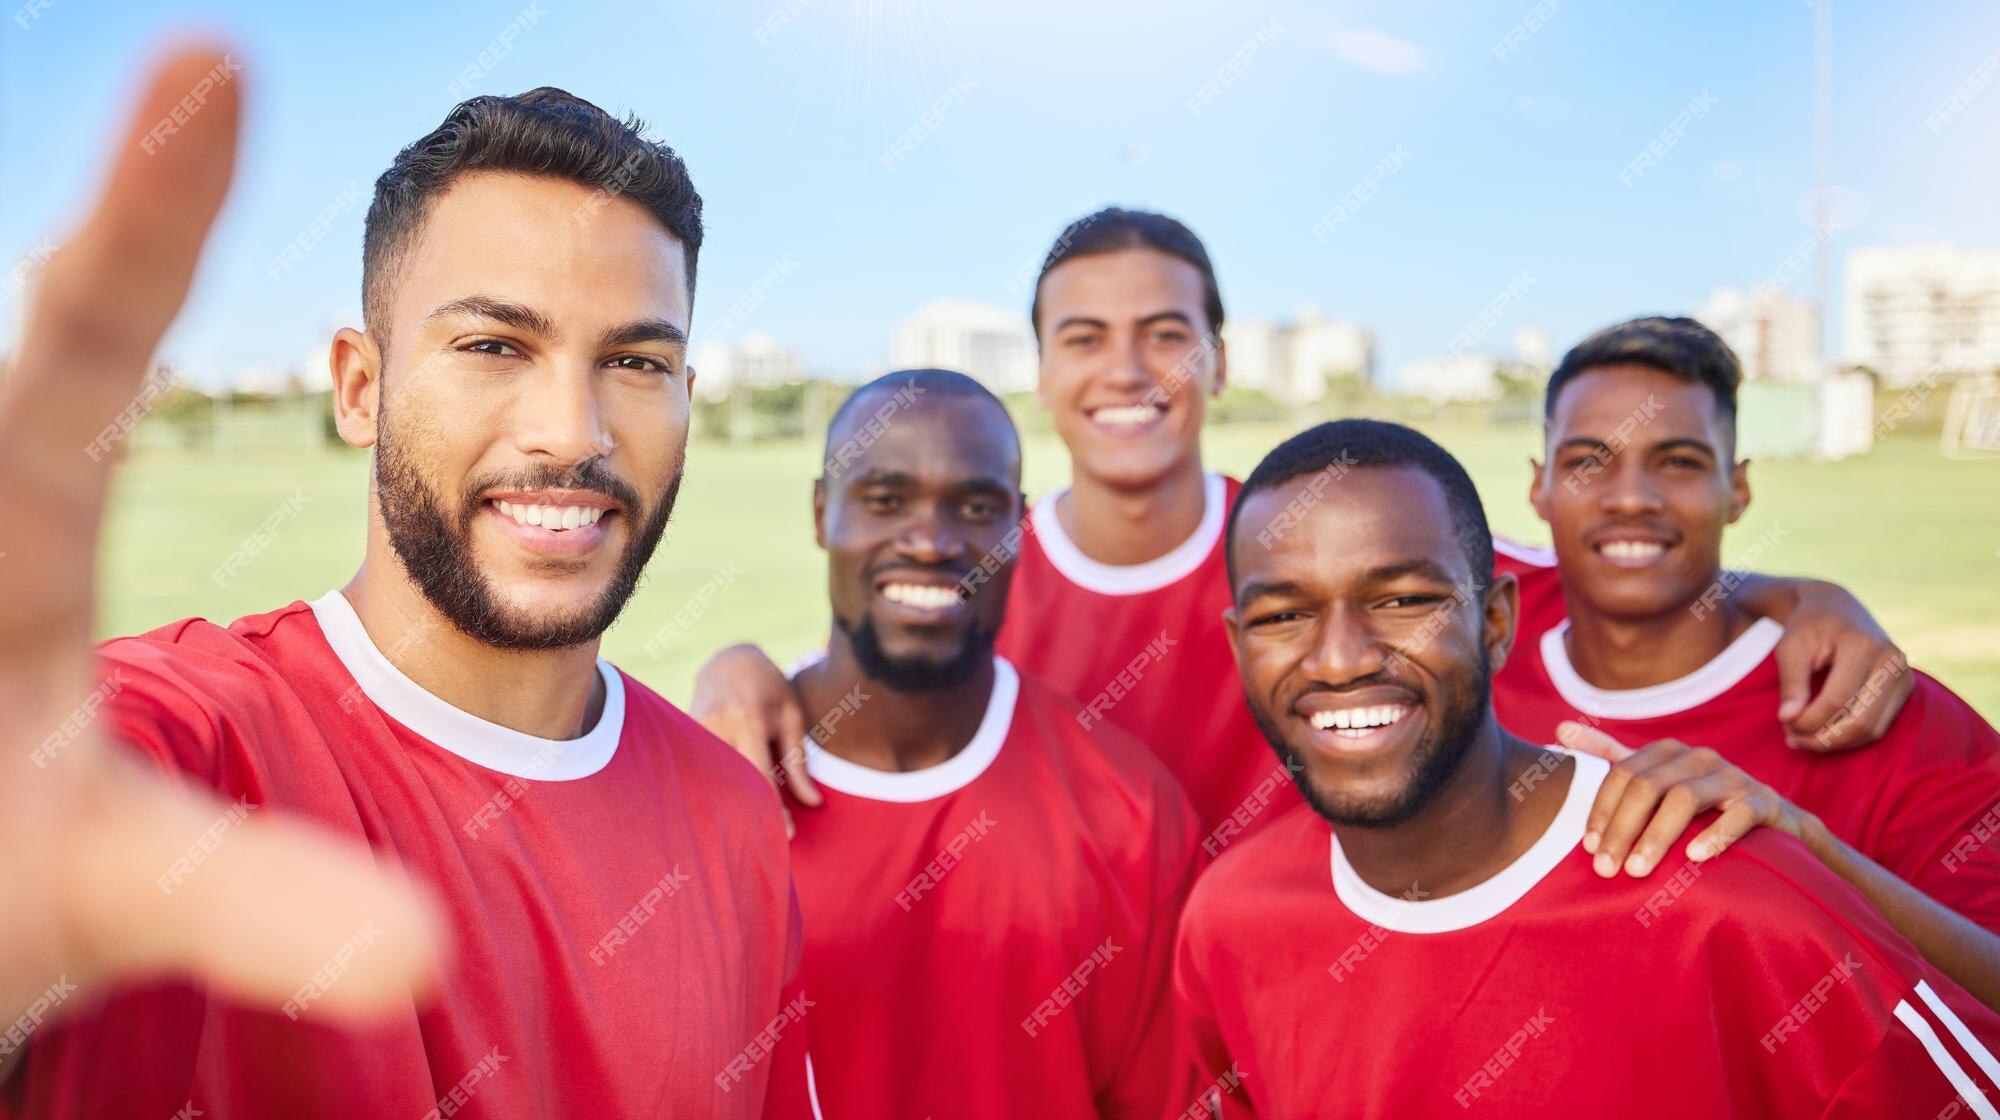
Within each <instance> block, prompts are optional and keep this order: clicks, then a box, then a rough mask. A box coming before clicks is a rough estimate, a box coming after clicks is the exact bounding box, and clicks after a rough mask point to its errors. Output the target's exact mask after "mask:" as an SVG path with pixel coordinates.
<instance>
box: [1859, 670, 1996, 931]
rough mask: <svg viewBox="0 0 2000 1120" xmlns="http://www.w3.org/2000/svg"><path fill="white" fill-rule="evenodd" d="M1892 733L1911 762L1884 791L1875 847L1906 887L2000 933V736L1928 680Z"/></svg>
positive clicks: (1871, 844)
mask: <svg viewBox="0 0 2000 1120" xmlns="http://www.w3.org/2000/svg"><path fill="white" fill-rule="evenodd" d="M1890 734H1891V735H1892V736H1895V737H1899V738H1904V737H1907V738H1908V739H1910V740H1911V741H1910V742H1909V743H1907V744H1903V743H1898V744H1895V745H1894V747H1895V748H1897V749H1904V750H1906V751H1907V752H1908V757H1909V759H1910V762H1909V764H1908V765H1906V766H1904V767H1902V768H1901V770H1902V772H1901V773H1900V774H1899V775H1898V778H1897V780H1896V782H1895V785H1894V786H1893V787H1892V788H1891V789H1889V790H1886V791H1884V794H1885V796H1884V797H1883V803H1882V804H1881V805H1880V806H1879V807H1878V808H1877V810H1876V814H1875V819H1876V820H1877V821H1878V822H1879V823H1878V824H1877V825H1876V827H1875V828H1873V829H1871V832H1872V833H1873V834H1872V835H1870V836H1869V837H1867V843H1866V848H1867V850H1868V851H1869V853H1870V854H1871V855H1872V856H1873V857H1874V858H1875V860H1876V862H1878V863H1880V864H1882V865H1883V866H1884V867H1886V868H1888V869H1889V870H1891V871H1893V872H1895V873H1896V874H1897V875H1898V876H1900V877H1901V878H1902V879H1903V880H1904V881H1905V882H1907V883H1909V884H1911V885H1912V886H1914V887H1916V888H1917V889H1918V890H1921V891H1923V892H1924V893H1925V894H1927V895H1929V896H1931V897H1932V898H1933V899H1936V900H1937V901H1938V902H1940V903H1942V904H1943V905H1945V906H1947V907H1950V908H1951V909H1952V910H1954V911H1956V912H1957V913H1959V914H1960V915H1963V916H1964V917H1966V918H1968V919H1970V920H1971V921H1973V922H1975V923H1977V924H1978V925H1980V926H1981V927H1982V928H1984V929H1986V930H1987V931H1988V932H1991V933H2000V733H1996V732H1995V731H1994V729H1993V727H1992V725H1990V724H1988V723H1987V722H1986V721H1985V720H1983V719H1981V718H1979V715H1978V713H1976V712H1974V711H1973V710H1972V708H1971V707H1970V706H1969V705H1967V704H1966V703H1965V702H1964V701H1963V700H1960V699H1959V698H1958V697H1957V696H1955V695H1953V694H1952V693H1951V692H1950V690H1948V689H1946V688H1945V687H1944V686H1943V685H1941V684H1939V683H1937V682H1936V681H1934V680H1931V679H1930V678H1928V677H1919V679H1918V683H1917V692H1916V694H1915V695H1913V696H1912V697H1911V698H1910V702H1909V704H1908V705H1907V706H1906V707H1905V709H1904V712H1903V714H1902V715H1901V716H1899V717H1898V718H1897V720H1896V722H1895V724H1894V725H1893V726H1892V727H1891V730H1890ZM1889 748H1891V745H1890V744H1887V743H1884V744H1880V745H1878V746H1875V747H1866V748H1862V749H1864V750H1881V749H1889Z"/></svg>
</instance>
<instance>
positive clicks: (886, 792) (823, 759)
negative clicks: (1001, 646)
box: [805, 657, 1021, 803]
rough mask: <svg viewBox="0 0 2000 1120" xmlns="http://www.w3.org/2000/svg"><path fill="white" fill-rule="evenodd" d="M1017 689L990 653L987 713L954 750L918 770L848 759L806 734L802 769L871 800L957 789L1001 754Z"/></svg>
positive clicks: (1004, 664) (1006, 667)
mask: <svg viewBox="0 0 2000 1120" xmlns="http://www.w3.org/2000/svg"><path fill="white" fill-rule="evenodd" d="M1020 694H1021V676H1020V674H1019V673H1018V672H1016V671H1015V669H1014V666H1013V665H1012V664H1011V663H1010V662H1009V661H1008V660H1007V659H1006V658H1004V657H995V658H994V659H993V691H992V692H991V693H990V694H989V695H988V696H987V698H986V714H985V715H983V716H981V717H980V718H979V727H978V729H977V730H975V731H973V733H972V738H971V740H969V741H968V742H967V743H966V744H965V747H964V749H962V750H960V751H959V752H958V753H957V754H955V755H952V756H951V757H950V758H947V759H945V760H944V761H943V762H940V763H938V764H937V765H936V766H926V767H924V768H923V769H922V770H907V771H890V770H877V769H875V768H874V767H872V766H862V765H860V764H859V763H855V762H849V761H848V760H846V759H844V758H842V757H840V756H839V755H837V754H834V753H833V752H832V751H829V750H827V749H826V748H825V747H822V746H820V745H819V743H818V742H817V741H816V740H814V739H813V737H812V736H811V735H807V736H806V739H805V748H806V773H808V774H810V775H812V780H813V781H815V782H818V783H819V784H820V785H823V786H825V787H826V788H828V789H831V790H837V791H839V792H841V793H844V794H847V795H849V796H851V797H865V798H867V799H868V800H870V801H896V802H904V803H914V802H918V801H932V800H935V799H937V798H940V797H943V796H945V795H946V794H951V793H957V792H958V791H959V790H962V789H964V788H965V787H966V786H969V785H971V784H972V782H973V779H975V778H977V777H979V775H981V774H984V773H985V772H986V768H987V767H989V766H991V765H993V760H994V759H996V758H998V757H1000V745H1001V744H1002V743H1005V742H1006V741H1007V731H1008V729H1009V728H1011V727H1012V726H1013V724H1014V702H1015V700H1016V699H1018V698H1019V696H1020Z"/></svg>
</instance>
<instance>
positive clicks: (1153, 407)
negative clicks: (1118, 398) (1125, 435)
mask: <svg viewBox="0 0 2000 1120" xmlns="http://www.w3.org/2000/svg"><path fill="white" fill-rule="evenodd" d="M1166 414H1167V409H1166V406H1165V405H1159V404H1151V403H1148V402H1146V401H1140V402H1138V403H1136V404H1120V405H1107V406H1105V407H1103V408H1092V409H1086V410H1085V411H1084V415H1085V416H1087V417H1089V418H1090V421H1091V423H1093V424H1097V425H1099V426H1102V427H1106V428H1112V429H1121V428H1122V429H1134V428H1143V427H1145V426H1146V425H1148V424H1151V423H1152V422H1154V421H1155V420H1158V419H1159V418H1160V417H1162V416H1165V415H1166Z"/></svg>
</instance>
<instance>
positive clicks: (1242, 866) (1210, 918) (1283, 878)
mask: <svg viewBox="0 0 2000 1120" xmlns="http://www.w3.org/2000/svg"><path fill="white" fill-rule="evenodd" d="M1331 829H1332V826H1331V825H1329V824H1327V823H1326V821H1325V820H1323V819H1321V817H1320V816H1319V814H1318V813H1316V812H1314V811H1313V808H1312V806H1310V805H1305V804H1300V805H1294V806H1292V807H1291V808H1290V809H1287V810H1285V812H1284V814H1283V815H1282V816H1280V817H1279V818H1278V819H1277V820H1274V821H1272V822H1271V823H1270V824H1269V825H1267V826H1266V827H1264V828H1261V829H1258V830H1257V831H1256V832H1253V833H1252V834H1250V835H1249V836H1246V837H1244V838H1243V839H1241V840H1239V841H1237V842H1236V843H1234V844H1231V845H1230V846H1229V847H1228V848H1226V849H1224V850H1223V852H1222V855H1221V856H1219V857H1218V858H1217V859H1216V861H1215V863H1214V864H1212V865H1211V866H1210V867H1209V869H1208V870H1207V871H1205V872H1203V873H1202V875H1201V877H1200V878H1198V879H1196V880H1195V884H1194V891H1193V892H1192V893H1191V894H1190V895H1189V896H1188V904H1187V914H1186V917H1185V919H1184V925H1185V926H1187V927H1189V928H1190V929H1192V928H1197V927H1199V928H1202V929H1206V930H1213V929H1217V928H1229V927H1230V926H1232V925H1234V924H1236V923H1238V922H1241V921H1245V920H1249V921H1254V920H1255V916H1256V915H1258V914H1259V913H1261V912H1263V911H1264V909H1265V908H1266V906H1267V905H1268V904H1269V902H1270V901H1271V899H1272V898H1273V897H1275V894H1276V892H1281V891H1288V890H1291V889H1293V888H1295V887H1297V886H1299V885H1300V884H1302V883H1303V884H1308V885H1310V886H1313V887H1324V888H1325V892H1326V896H1327V897H1329V898H1331V897H1333V847H1332V841H1331V839H1330V835H1331Z"/></svg>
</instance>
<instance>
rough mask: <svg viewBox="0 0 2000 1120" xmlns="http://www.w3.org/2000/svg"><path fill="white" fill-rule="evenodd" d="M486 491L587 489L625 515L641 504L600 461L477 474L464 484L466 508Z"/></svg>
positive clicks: (636, 495) (547, 464) (633, 490)
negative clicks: (476, 476) (615, 503)
mask: <svg viewBox="0 0 2000 1120" xmlns="http://www.w3.org/2000/svg"><path fill="white" fill-rule="evenodd" d="M489 490H587V491H590V492H592V493H595V494H601V495H603V496H604V497H607V498H610V499H611V500H612V501H614V502H617V503H618V505H619V507H620V508H622V509H624V510H625V511H626V512H628V513H629V512H632V511H635V510H637V509H639V508H640V507H641V505H642V503H641V502H640V500H639V492H638V491H637V490H636V489H634V488H633V487H632V484H631V483H628V482H626V481H625V480H624V479H622V478H619V477H618V476H617V474H615V473H613V471H612V470H611V467H610V466H609V465H608V464H607V463H605V461H604V460H602V459H586V460H584V461H583V462H581V463H577V464H575V465H574V466H568V467H558V466H556V465H554V464H552V463H542V464H535V465H531V466H527V467H521V468H517V469H515V470H509V471H495V472H493V473H492V474H489V475H481V476H480V477H478V478H475V479H473V480H472V481H471V482H469V483H467V484H466V487H465V499H466V505H467V506H468V507H474V506H477V505H478V504H479V501H480V497H479V496H480V495H481V494H484V493H486V492H487V491H489Z"/></svg>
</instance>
